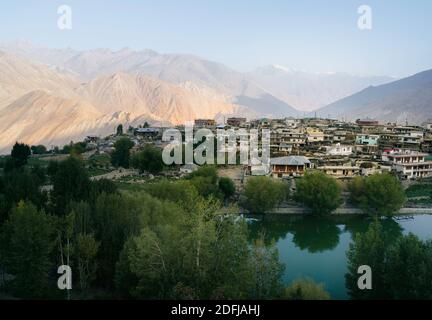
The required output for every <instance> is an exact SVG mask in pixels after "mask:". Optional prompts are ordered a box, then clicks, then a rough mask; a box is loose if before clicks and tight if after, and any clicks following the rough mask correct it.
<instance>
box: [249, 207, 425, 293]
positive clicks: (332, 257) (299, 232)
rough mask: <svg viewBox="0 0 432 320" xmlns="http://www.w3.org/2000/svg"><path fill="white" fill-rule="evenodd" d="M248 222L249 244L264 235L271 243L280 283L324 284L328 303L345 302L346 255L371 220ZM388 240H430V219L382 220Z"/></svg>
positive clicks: (275, 219)
mask: <svg viewBox="0 0 432 320" xmlns="http://www.w3.org/2000/svg"><path fill="white" fill-rule="evenodd" d="M258 219H259V221H251V222H249V229H250V231H251V232H250V233H251V234H250V237H251V239H250V240H253V239H255V238H257V237H258V236H259V235H260V234H263V235H264V239H265V240H266V243H271V241H275V244H276V246H277V248H278V250H279V258H280V261H281V262H283V263H284V264H285V268H286V269H285V273H284V282H285V283H286V284H287V285H288V284H289V283H291V281H293V280H295V279H297V278H301V277H309V278H312V279H313V280H314V281H315V282H320V283H324V284H325V289H326V290H327V291H328V292H329V293H330V295H331V298H332V299H348V298H349V296H348V294H347V292H346V289H345V273H346V272H347V260H346V252H347V250H348V246H349V244H350V243H351V242H352V241H353V237H354V235H355V234H356V233H357V232H360V233H362V232H365V231H366V230H367V228H368V226H369V224H370V223H371V221H372V219H371V218H367V217H362V216H331V217H328V218H325V217H308V216H307V217H302V216H266V217H264V218H258ZM383 231H384V232H385V233H386V235H387V236H389V239H393V238H394V239H396V238H397V237H398V236H400V235H401V234H408V233H409V232H411V233H413V234H415V235H417V236H418V237H419V238H421V239H422V240H427V239H432V215H415V216H411V217H397V218H393V219H385V220H383Z"/></svg>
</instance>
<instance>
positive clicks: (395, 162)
mask: <svg viewBox="0 0 432 320" xmlns="http://www.w3.org/2000/svg"><path fill="white" fill-rule="evenodd" d="M427 156H428V154H427V153H421V152H417V151H410V150H404V151H401V150H399V149H392V150H387V151H385V152H384V153H383V155H382V160H383V161H385V162H388V163H390V164H391V165H392V169H393V170H395V171H396V172H398V173H399V174H400V175H401V176H402V177H403V178H405V179H417V178H425V177H431V176H432V161H426V157H427Z"/></svg>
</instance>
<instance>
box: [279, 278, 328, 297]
mask: <svg viewBox="0 0 432 320" xmlns="http://www.w3.org/2000/svg"><path fill="white" fill-rule="evenodd" d="M285 298H286V299H288V300H330V294H329V293H328V292H327V291H325V289H324V284H322V283H320V284H318V283H316V282H314V281H313V280H312V279H308V278H306V279H299V280H295V281H293V283H291V285H290V286H289V287H287V288H286V289H285Z"/></svg>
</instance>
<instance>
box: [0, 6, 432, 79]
mask: <svg viewBox="0 0 432 320" xmlns="http://www.w3.org/2000/svg"><path fill="white" fill-rule="evenodd" d="M60 5H68V6H70V8H71V10H72V29H71V30H60V29H59V28H58V26H57V20H58V19H59V17H60V15H59V14H58V13H57V9H58V7H59V6H60ZM361 5H368V6H369V7H370V8H371V10H372V29H366V30H361V29H359V28H358V25H357V21H358V19H359V17H360V14H359V13H358V11H357V10H358V7H359V6H361ZM17 40H25V41H31V42H33V43H35V44H40V45H43V46H48V47H53V48H64V47H71V48H73V49H78V50H87V49H95V48H109V49H112V50H119V49H121V48H124V47H129V48H132V49H135V50H140V49H145V48H148V49H152V50H155V51H158V52H161V53H189V54H194V55H197V56H200V57H203V58H206V59H209V60H214V61H217V62H221V63H224V64H226V65H228V66H230V67H232V68H234V69H236V70H239V71H251V70H253V69H254V68H256V67H259V66H264V65H269V64H278V65H282V66H285V67H288V68H293V69H298V70H304V71H310V72H348V73H353V74H363V75H388V76H394V77H404V76H408V75H411V74H414V73H417V72H419V71H423V70H426V69H431V68H432V1H430V0H410V1H408V0H360V1H355V0H326V1H322V0H314V1H312V0H301V1H300V0H295V1H294V0H200V1H199V0H182V1H179V0H155V1H147V0H141V1H139V0H122V1H115V0H91V1H88V0H87V1H83V0H61V1H58V0H15V1H8V2H7V3H6V1H2V2H1V4H0V42H10V41H17Z"/></svg>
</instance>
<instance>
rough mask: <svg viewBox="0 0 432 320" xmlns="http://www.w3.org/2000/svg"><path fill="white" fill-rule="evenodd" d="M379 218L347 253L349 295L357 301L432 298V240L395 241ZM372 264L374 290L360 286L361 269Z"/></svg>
mask: <svg viewBox="0 0 432 320" xmlns="http://www.w3.org/2000/svg"><path fill="white" fill-rule="evenodd" d="M383 221H385V220H382V221H380V220H378V219H376V220H375V221H374V222H373V223H371V224H370V226H369V229H368V231H367V232H366V233H364V234H360V233H358V234H357V236H356V239H355V242H354V243H352V244H351V245H350V248H349V250H348V252H347V257H348V273H347V274H346V275H345V279H346V286H347V289H348V293H349V294H350V296H351V298H353V299H431V298H432V288H431V286H430V283H431V282H432V275H431V272H430V270H432V255H431V252H432V241H430V240H429V241H426V242H424V241H422V240H420V239H419V238H418V237H416V236H414V235H413V234H408V235H400V237H399V238H398V239H396V240H393V241H391V242H389V241H386V237H387V236H386V234H385V232H384V231H383V228H382V226H381V224H382V222H383ZM361 265H368V266H370V267H371V270H372V280H373V282H372V283H373V285H372V290H360V289H359V288H358V286H357V280H358V278H359V276H360V275H359V274H358V273H357V269H358V267H359V266H361Z"/></svg>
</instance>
